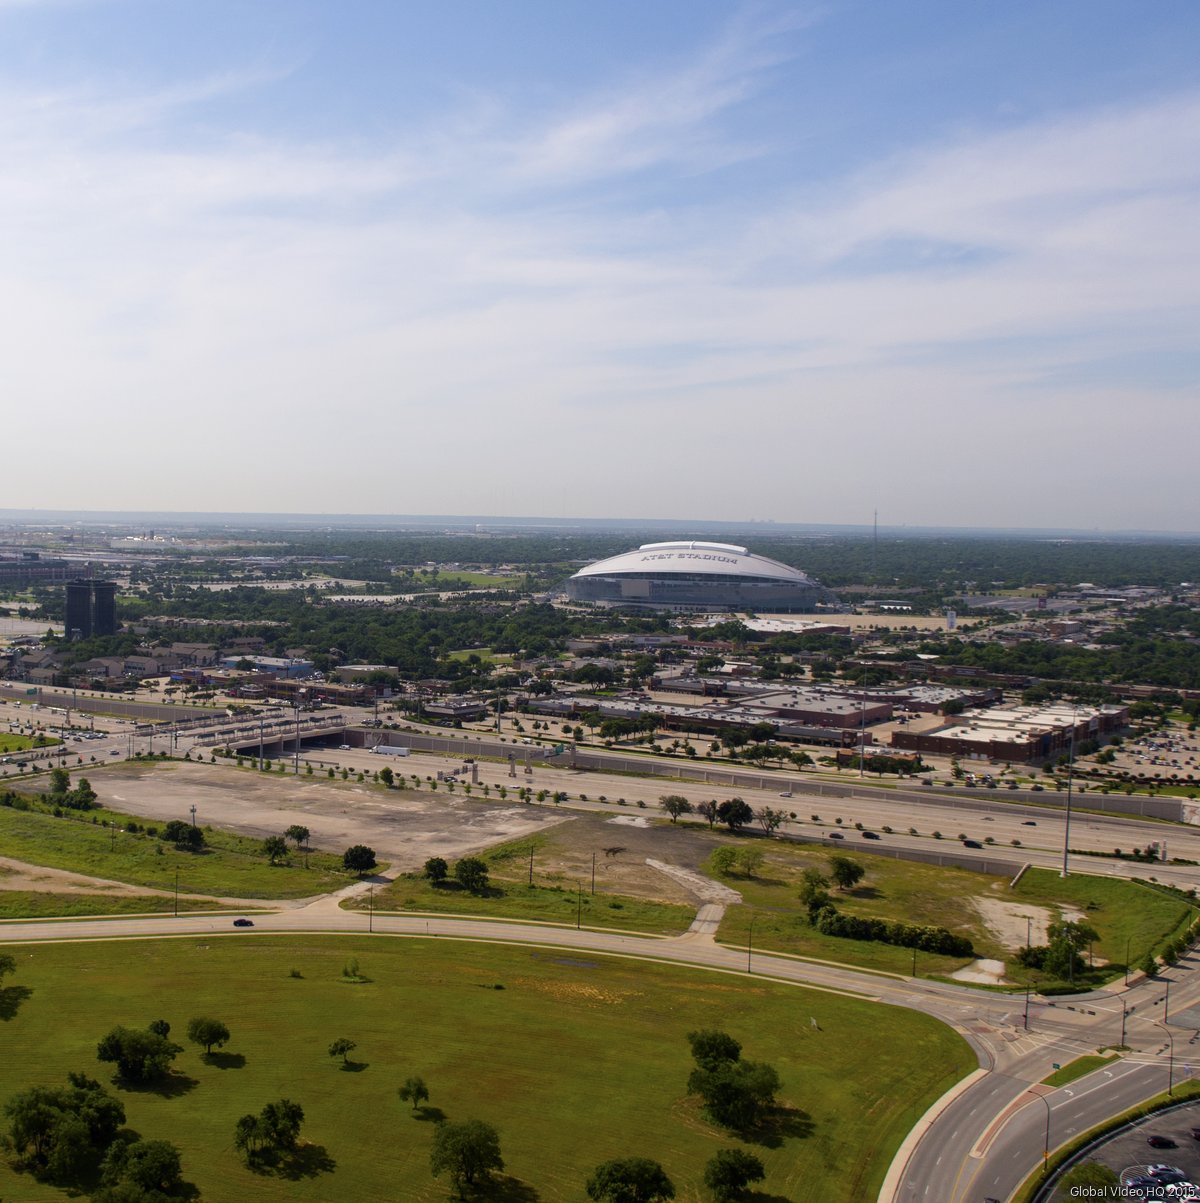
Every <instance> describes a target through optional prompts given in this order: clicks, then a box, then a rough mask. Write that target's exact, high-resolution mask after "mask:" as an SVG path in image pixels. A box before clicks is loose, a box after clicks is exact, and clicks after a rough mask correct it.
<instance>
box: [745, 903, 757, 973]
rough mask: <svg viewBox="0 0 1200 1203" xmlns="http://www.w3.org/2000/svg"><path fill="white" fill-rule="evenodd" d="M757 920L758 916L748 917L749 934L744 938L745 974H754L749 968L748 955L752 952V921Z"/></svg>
mask: <svg viewBox="0 0 1200 1203" xmlns="http://www.w3.org/2000/svg"><path fill="white" fill-rule="evenodd" d="M757 918H758V916H757V915H754V914H752V915H751V916H750V934H749V936H747V937H746V972H747V973H753V972H754V970H753V969H751V968H750V955H751V953H752V952H753V950H754V920H755V919H757Z"/></svg>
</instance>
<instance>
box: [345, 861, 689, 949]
mask: <svg viewBox="0 0 1200 1203" xmlns="http://www.w3.org/2000/svg"><path fill="white" fill-rule="evenodd" d="M348 905H352V906H353V907H354V908H355V909H357V910H363V909H364V908H365V907H366V905H367V903H366V902H365V900H363V899H362V898H356V899H354V900H353V902H352V903H350V904H348ZM374 906H375V909H376V910H391V911H436V912H438V913H440V914H450V915H469V916H471V917H473V918H478V917H481V916H489V917H495V918H498V919H530V920H535V921H538V922H542V923H563V924H566V925H567V926H569V927H574V926H575V924H576V922H577V921H578V922H579V924H580V925H581V926H583V927H599V928H622V929H624V930H625V931H638V932H648V933H655V934H659V935H679V934H680V933H681V932H685V931H687V929H688V925H689V924H690V923H691V922H692V920H693V919H694V918H695V917H696V908H695V907H689V906H675V905H672V904H670V903H665V902H650V901H648V900H647V899H644V898H631V897H629V896H628V895H621V894H604V893H597V894H596V895H595V896H593V895H592V894H591V893H589V892H588V887H587V886H584V889H583V892H582V893H580V892H579V891H578V889H577V887H576V886H575V884H574V883H572V884H571V885H570V886H561V885H549V886H539V885H536V884H535V885H532V886H530V885H528V884H527V883H525V882H520V881H504V880H502V879H499V878H496V877H492V878H491V879H490V883H489V886H488V889H487V890H486V891H484V892H483V893H481V894H471V893H469V892H468V891H466V890H464V889H462V888H461V887H460V886H459V885H458V883H457V882H454V881H447V882H444V883H442V884H441V885H440V886H434V885H432V884H431V883H430V882H428V881H426V880H425V879H424V878H423V877H421V876H420V874H416V873H406V874H404V875H403V876H401V877H399V878H397V879H396V881H395V882H394V883H393V884H392V885H390V886H388V887H386V888H385V889H383V890H377V891H376V893H375V900H374Z"/></svg>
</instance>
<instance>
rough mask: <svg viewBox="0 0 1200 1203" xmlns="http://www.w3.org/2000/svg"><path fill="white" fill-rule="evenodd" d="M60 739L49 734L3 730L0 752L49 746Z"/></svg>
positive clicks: (0, 739)
mask: <svg viewBox="0 0 1200 1203" xmlns="http://www.w3.org/2000/svg"><path fill="white" fill-rule="evenodd" d="M60 743H62V740H60V739H57V738H55V737H53V736H49V735H14V734H13V733H12V732H5V733H4V734H3V735H0V754H7V753H9V752H26V751H28V750H29V749H30V748H49V747H52V746H54V745H55V744H60Z"/></svg>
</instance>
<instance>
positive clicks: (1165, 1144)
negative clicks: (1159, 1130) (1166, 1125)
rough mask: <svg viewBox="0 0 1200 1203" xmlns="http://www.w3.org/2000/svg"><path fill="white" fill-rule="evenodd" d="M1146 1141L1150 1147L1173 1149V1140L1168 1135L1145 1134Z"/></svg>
mask: <svg viewBox="0 0 1200 1203" xmlns="http://www.w3.org/2000/svg"><path fill="white" fill-rule="evenodd" d="M1146 1143H1147V1144H1148V1145H1149V1146H1150V1147H1151V1148H1152V1149H1173V1148H1174V1147H1175V1142H1174V1141H1173V1140H1172V1139H1171V1138H1170V1137H1169V1136H1147V1137H1146Z"/></svg>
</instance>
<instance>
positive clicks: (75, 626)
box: [66, 581, 92, 639]
mask: <svg viewBox="0 0 1200 1203" xmlns="http://www.w3.org/2000/svg"><path fill="white" fill-rule="evenodd" d="M66 627H67V638H68V639H90V638H91V637H92V582H91V581H68V582H67V620H66Z"/></svg>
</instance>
